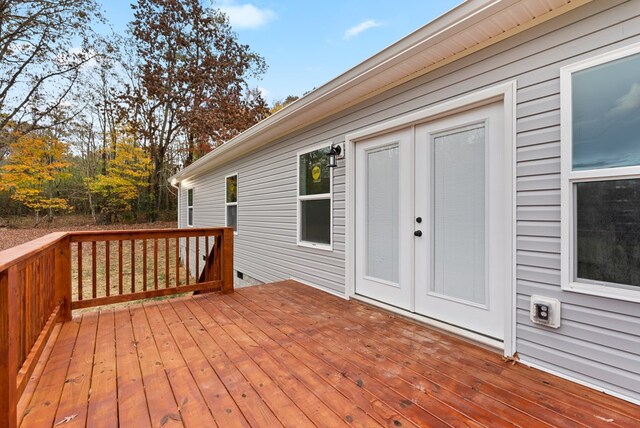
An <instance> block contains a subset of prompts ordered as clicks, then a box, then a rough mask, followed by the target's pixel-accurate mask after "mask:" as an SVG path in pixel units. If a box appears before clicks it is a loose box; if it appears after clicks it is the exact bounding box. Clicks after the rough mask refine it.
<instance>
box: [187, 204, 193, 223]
mask: <svg viewBox="0 0 640 428" xmlns="http://www.w3.org/2000/svg"><path fill="white" fill-rule="evenodd" d="M187 224H188V225H189V226H192V225H193V208H191V207H189V208H187Z"/></svg>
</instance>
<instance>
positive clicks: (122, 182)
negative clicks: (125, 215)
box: [87, 141, 151, 215]
mask: <svg viewBox="0 0 640 428" xmlns="http://www.w3.org/2000/svg"><path fill="white" fill-rule="evenodd" d="M109 155H110V156H109V158H111V160H110V161H109V163H108V164H107V173H106V174H104V175H102V174H101V175H98V176H97V177H95V178H91V179H88V180H87V185H88V186H89V190H90V191H91V192H92V193H94V194H96V195H98V196H100V201H99V202H98V205H99V206H100V208H101V211H102V212H103V213H106V214H110V215H112V214H115V215H117V214H118V213H120V212H124V211H128V210H131V203H132V202H133V201H134V200H135V199H136V198H138V195H139V193H140V190H141V189H142V188H143V187H144V186H146V185H147V180H148V178H149V174H150V172H151V159H150V158H149V155H148V154H147V153H146V152H145V151H144V150H143V149H141V148H139V147H135V146H134V145H133V144H132V143H131V142H129V141H120V142H118V143H117V144H116V148H115V153H111V152H110V153H109Z"/></svg>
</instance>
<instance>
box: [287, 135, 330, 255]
mask: <svg viewBox="0 0 640 428" xmlns="http://www.w3.org/2000/svg"><path fill="white" fill-rule="evenodd" d="M331 144H333V143H332V142H331V141H326V142H324V143H322V144H318V145H315V146H312V147H309V148H306V149H304V150H301V151H299V152H297V153H296V164H297V165H296V207H297V212H296V241H297V244H298V246H299V247H307V248H315V249H318V250H325V251H333V168H329V193H321V194H319V195H300V156H302V155H305V154H307V153H311V152H315V151H316V150H319V149H324V148H326V147H330V146H331ZM321 199H329V213H330V214H329V244H319V243H315V242H309V241H303V240H302V239H301V235H302V234H301V231H300V226H301V223H300V213H301V209H300V206H301V203H300V202H302V201H311V200H321Z"/></svg>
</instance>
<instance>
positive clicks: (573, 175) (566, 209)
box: [560, 43, 640, 302]
mask: <svg viewBox="0 0 640 428" xmlns="http://www.w3.org/2000/svg"><path fill="white" fill-rule="evenodd" d="M637 53H640V43H635V44H633V45H630V46H627V47H624V48H621V49H617V50H614V51H611V52H607V53H605V54H602V55H598V56H595V57H593V58H589V59H586V60H583V61H580V62H576V63H574V64H570V65H567V66H565V67H563V68H561V69H560V107H561V121H560V124H561V135H560V141H561V144H560V146H561V189H560V192H561V200H560V203H561V219H560V230H561V233H560V250H561V255H562V257H561V258H562V264H561V287H562V289H563V290H566V291H573V292H578V293H584V294H590V295H594V296H601V297H608V298H613V299H621V300H627V301H631V302H640V287H637V288H638V290H634V289H629V288H626V287H625V286H624V285H619V284H610V285H606V284H604V283H596V282H595V281H593V282H592V281H587V280H582V281H578V280H575V281H574V279H573V278H574V269H575V254H574V249H575V244H576V236H575V232H574V227H575V224H574V216H573V212H574V209H575V205H574V203H575V199H574V198H575V196H574V191H573V185H574V184H575V183H580V182H588V181H606V180H620V179H629V178H640V166H625V167H614V168H601V169H597V170H596V169H594V170H580V171H572V160H573V159H572V156H573V153H572V139H573V135H572V132H573V129H572V110H571V109H572V103H571V99H572V94H571V89H572V88H571V77H572V75H573V73H575V72H576V71H580V70H584V69H587V68H591V67H594V66H597V65H600V64H605V63H608V62H611V61H615V60H617V59H620V58H624V57H627V56H630V55H634V54H637Z"/></svg>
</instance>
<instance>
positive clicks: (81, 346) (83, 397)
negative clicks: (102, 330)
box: [55, 312, 99, 427]
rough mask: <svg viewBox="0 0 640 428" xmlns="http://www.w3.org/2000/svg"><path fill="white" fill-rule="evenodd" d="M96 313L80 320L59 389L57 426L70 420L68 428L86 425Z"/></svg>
mask: <svg viewBox="0 0 640 428" xmlns="http://www.w3.org/2000/svg"><path fill="white" fill-rule="evenodd" d="M98 316H99V314H98V312H91V313H87V314H84V315H83V316H82V321H81V324H80V331H79V332H78V338H77V340H76V342H77V345H76V346H75V348H74V350H73V355H72V356H71V363H70V364H69V370H68V372H67V378H66V379H65V382H64V387H63V388H62V395H61V397H60V405H59V406H58V411H57V412H56V417H55V421H56V423H60V424H61V423H62V421H64V420H66V419H68V418H71V419H70V420H69V422H67V423H65V426H68V427H84V426H85V425H86V422H87V409H88V403H89V390H90V387H91V376H92V374H93V357H94V354H95V347H96V334H97V330H98Z"/></svg>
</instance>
